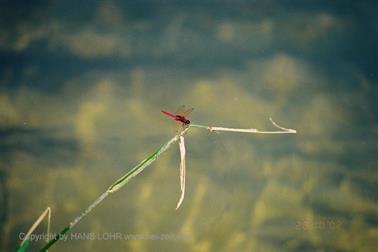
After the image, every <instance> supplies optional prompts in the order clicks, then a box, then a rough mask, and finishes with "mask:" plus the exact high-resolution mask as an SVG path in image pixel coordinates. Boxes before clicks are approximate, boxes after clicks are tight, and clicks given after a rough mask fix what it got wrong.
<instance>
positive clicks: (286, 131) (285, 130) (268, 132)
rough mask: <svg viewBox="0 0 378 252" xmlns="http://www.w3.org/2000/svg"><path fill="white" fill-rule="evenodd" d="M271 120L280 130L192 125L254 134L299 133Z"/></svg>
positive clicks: (215, 130) (218, 130) (211, 129)
mask: <svg viewBox="0 0 378 252" xmlns="http://www.w3.org/2000/svg"><path fill="white" fill-rule="evenodd" d="M269 120H270V121H271V123H272V124H273V125H274V126H275V127H277V128H278V129H280V130H276V131H261V130H258V129H239V128H225V127H214V126H204V125H197V124H192V125H191V127H197V128H206V129H207V130H209V131H210V132H220V131H228V132H242V133H254V134H295V133H297V131H296V130H295V129H288V128H284V127H282V126H279V125H278V124H277V123H275V122H274V121H273V119H272V118H269Z"/></svg>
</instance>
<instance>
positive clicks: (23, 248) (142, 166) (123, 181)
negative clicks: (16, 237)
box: [18, 118, 297, 252]
mask: <svg viewBox="0 0 378 252" xmlns="http://www.w3.org/2000/svg"><path fill="white" fill-rule="evenodd" d="M270 121H271V122H272V124H273V125H274V126H275V127H277V128H278V129H280V130H278V131H259V130H257V129H239V128H225V127H214V126H205V125H200V124H190V125H189V126H188V127H187V128H186V129H184V130H183V131H182V132H180V133H179V134H177V135H176V136H174V137H173V138H172V139H170V140H169V141H168V142H166V143H165V144H163V145H162V146H161V147H160V148H159V149H158V150H156V151H155V152H154V153H152V154H151V155H150V156H149V157H147V158H146V159H144V160H143V161H141V162H140V163H139V164H137V165H136V166H134V167H133V168H132V169H131V170H130V171H129V172H127V173H126V174H125V175H123V176H122V177H120V178H119V179H117V180H116V181H115V182H114V183H113V184H111V185H110V186H109V188H108V189H107V190H106V191H105V192H104V193H103V194H101V195H100V196H99V197H98V198H97V199H96V200H95V201H94V202H93V203H92V204H90V205H89V206H88V207H87V208H86V209H85V210H84V211H83V212H82V213H81V214H80V215H78V216H77V217H76V218H75V219H74V220H73V221H72V222H70V224H69V225H68V226H66V227H64V228H63V229H62V230H61V231H60V232H59V233H58V234H56V235H55V236H54V237H53V238H52V239H51V240H50V241H48V243H47V244H46V245H45V246H44V247H43V248H42V249H41V250H40V251H41V252H44V251H47V249H49V248H50V247H51V246H53V245H54V244H55V243H56V242H57V241H59V240H60V239H62V238H63V236H64V234H65V233H67V232H68V231H70V230H71V229H72V228H73V227H74V226H75V225H76V224H77V223H79V222H80V221H81V220H82V219H83V218H84V217H85V216H86V215H87V214H89V213H90V212H91V211H92V210H93V209H94V208H96V206H97V205H98V204H100V203H101V202H102V201H103V200H104V199H105V198H107V197H108V196H109V195H110V194H112V193H115V192H117V191H118V190H119V189H121V188H122V187H123V186H124V185H126V184H127V183H128V182H129V181H130V180H131V179H132V178H133V177H135V176H136V175H138V174H139V173H141V172H142V171H143V170H144V169H145V168H147V167H148V166H149V165H151V164H152V163H153V162H154V161H155V160H156V159H157V158H158V157H159V156H160V155H161V154H162V153H164V152H165V151H166V150H168V148H169V147H170V146H171V145H172V144H173V143H175V142H177V141H179V148H180V159H181V161H180V189H181V196H180V199H179V201H178V203H177V206H176V209H178V208H179V207H180V206H181V204H182V202H183V200H184V195H185V172H186V171H185V170H186V167H185V142H184V135H185V134H186V133H187V132H188V130H189V129H190V128H202V129H207V130H209V131H210V132H220V131H225V132H240V133H254V134H295V133H297V132H296V130H294V129H287V128H284V127H281V126H279V125H277V124H276V123H275V122H274V121H273V120H272V119H271V118H270ZM48 210H49V216H50V208H48ZM46 211H47V209H46ZM46 211H45V212H46ZM45 212H44V213H43V214H42V215H43V216H42V215H41V217H40V218H38V220H37V221H36V223H34V224H33V226H32V228H31V229H30V230H29V232H28V234H29V233H30V234H31V233H32V232H33V230H34V229H35V228H36V227H37V226H38V225H39V223H40V222H41V221H42V219H43V217H44V215H45ZM41 218H42V219H41ZM49 219H50V217H49ZM48 232H49V231H48ZM30 234H29V236H30ZM29 242H30V240H29V239H27V238H26V237H25V239H24V240H23V241H22V243H21V245H20V248H19V250H18V251H26V248H27V246H28V245H29Z"/></svg>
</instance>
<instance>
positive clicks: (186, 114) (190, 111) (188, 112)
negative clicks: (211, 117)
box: [179, 108, 194, 117]
mask: <svg viewBox="0 0 378 252" xmlns="http://www.w3.org/2000/svg"><path fill="white" fill-rule="evenodd" d="M193 110H194V108H189V109H187V110H185V111H184V112H183V113H181V114H179V115H182V116H183V117H187V116H188V115H189V114H190V113H192V111H193Z"/></svg>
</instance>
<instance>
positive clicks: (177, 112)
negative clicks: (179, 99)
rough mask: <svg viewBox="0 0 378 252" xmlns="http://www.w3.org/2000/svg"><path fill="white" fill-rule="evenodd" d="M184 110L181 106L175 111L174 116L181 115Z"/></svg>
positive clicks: (183, 106)
mask: <svg viewBox="0 0 378 252" xmlns="http://www.w3.org/2000/svg"><path fill="white" fill-rule="evenodd" d="M185 109H186V106H185V105H181V106H180V107H178V108H177V110H176V111H175V115H181V114H182V113H184V112H185Z"/></svg>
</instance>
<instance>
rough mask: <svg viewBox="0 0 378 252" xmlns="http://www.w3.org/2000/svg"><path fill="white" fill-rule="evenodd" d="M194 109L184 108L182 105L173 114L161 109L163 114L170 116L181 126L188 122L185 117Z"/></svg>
mask: <svg viewBox="0 0 378 252" xmlns="http://www.w3.org/2000/svg"><path fill="white" fill-rule="evenodd" d="M193 110H194V109H193V108H189V109H185V105H182V106H181V107H180V108H179V109H178V110H177V111H176V113H175V114H172V113H169V112H167V111H164V110H162V111H161V112H163V113H164V114H166V115H167V116H169V117H171V118H172V119H173V120H175V121H177V122H179V123H180V124H181V126H183V127H186V126H188V125H189V124H190V121H189V120H188V119H187V118H186V117H187V116H188V115H189V114H190V113H191V112H192V111H193Z"/></svg>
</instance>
